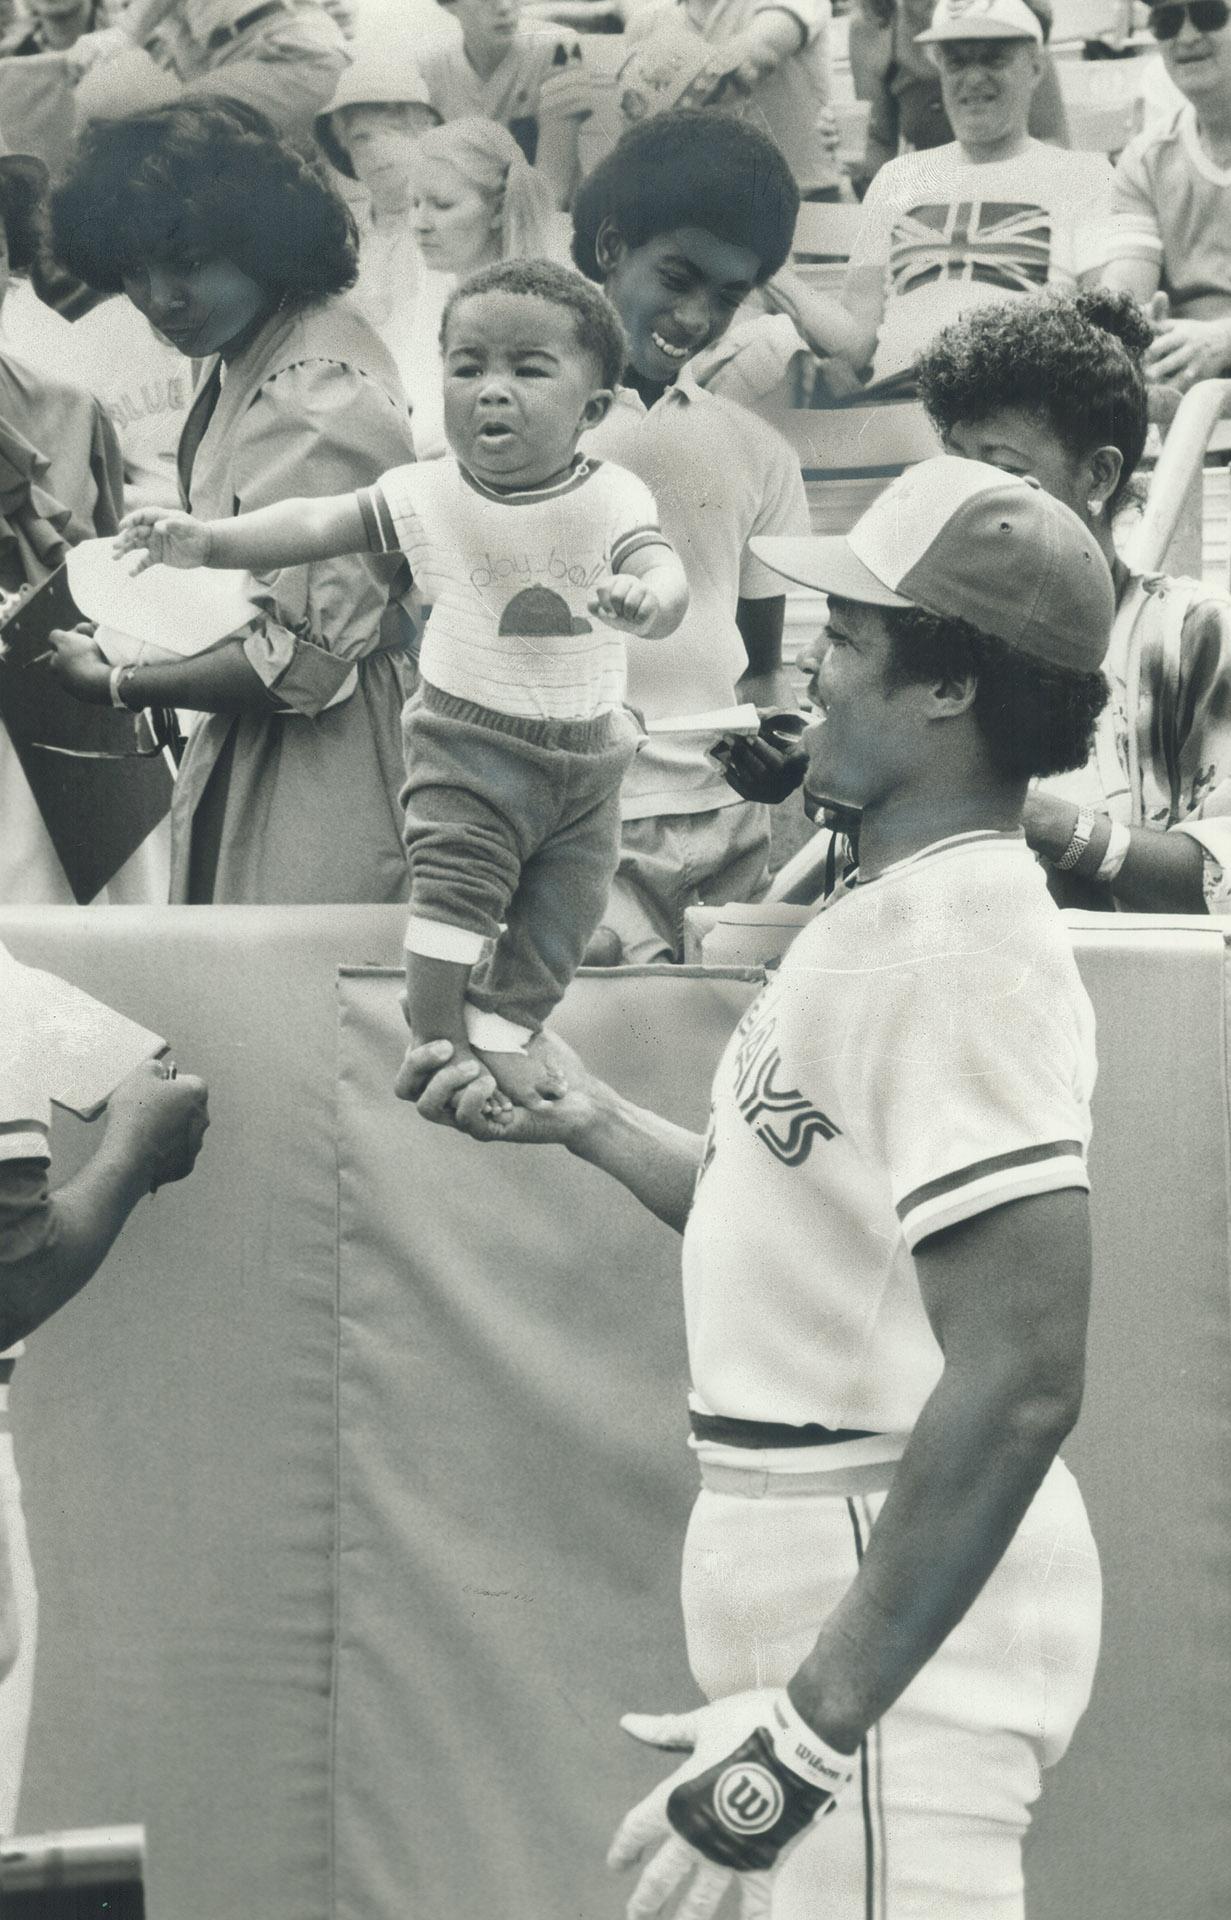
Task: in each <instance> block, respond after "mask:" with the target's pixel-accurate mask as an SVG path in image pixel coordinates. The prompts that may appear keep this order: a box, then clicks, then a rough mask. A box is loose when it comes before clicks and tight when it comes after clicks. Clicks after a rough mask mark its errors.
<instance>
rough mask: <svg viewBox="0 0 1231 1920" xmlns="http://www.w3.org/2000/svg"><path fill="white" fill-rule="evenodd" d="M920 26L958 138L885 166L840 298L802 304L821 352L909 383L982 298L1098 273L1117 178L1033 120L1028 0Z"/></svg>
mask: <svg viewBox="0 0 1231 1920" xmlns="http://www.w3.org/2000/svg"><path fill="white" fill-rule="evenodd" d="M919 38H920V40H921V41H922V43H923V44H924V45H925V46H927V47H928V48H929V49H930V51H931V54H932V57H933V58H934V60H935V62H936V66H937V70H938V72H939V74H940V87H941V94H942V97H943V99H944V105H945V112H946V114H947V115H948V118H949V122H950V125H951V126H952V128H953V131H954V134H955V136H956V137H955V138H954V139H953V140H952V141H951V142H950V143H949V144H948V145H946V146H941V147H934V148H932V149H931V150H930V151H928V152H923V153H907V154H902V155H901V156H900V157H899V158H898V159H896V160H891V161H890V162H889V163H888V165H886V166H884V167H882V168H881V170H880V172H879V173H878V174H877V176H876V178H875V180H874V181H873V182H872V185H871V186H870V187H869V189H868V194H867V198H866V200H865V201H864V218H863V223H862V226H861V228H860V232H859V235H858V237H857V239H856V243H855V247H854V249H853V251H852V255H851V262H850V269H849V272H848V274H847V279H846V284H845V286H844V288H843V291H842V296H841V299H840V300H839V299H836V298H834V297H833V296H827V295H823V294H818V293H809V294H807V295H806V296H805V295H803V294H800V295H799V298H798V299H797V300H796V301H794V302H793V306H794V307H796V308H797V311H795V312H794V314H793V317H794V318H795V320H796V324H797V325H798V326H799V328H800V331H801V332H802V333H803V334H804V337H805V338H806V339H807V340H808V343H809V345H810V346H811V347H812V348H813V350H814V351H815V352H817V353H819V354H821V355H823V356H825V355H828V356H834V357H836V358H837V359H839V360H841V361H845V362H847V363H848V364H849V365H850V366H851V367H853V368H854V369H855V371H856V372H857V373H860V374H863V373H865V372H866V371H867V370H868V369H869V368H871V371H872V374H873V376H874V378H876V379H877V380H883V379H897V378H898V377H901V378H902V381H903V384H905V383H906V381H907V379H908V377H909V374H910V369H911V368H912V366H913V363H914V361H915V358H916V356H917V355H918V354H919V353H920V352H921V351H922V350H923V348H924V347H926V346H927V344H928V342H929V341H930V340H931V339H932V338H933V336H934V335H935V334H936V333H938V332H939V331H940V329H941V327H943V326H946V325H947V324H948V323H949V321H951V320H954V319H956V318H957V317H958V316H959V315H960V314H962V313H965V312H967V311H968V310H969V309H970V308H971V307H975V306H982V305H985V304H987V303H988V302H991V301H1000V300H1013V299H1021V298H1028V297H1029V296H1030V295H1032V294H1036V293H1038V292H1039V291H1040V289H1041V288H1043V287H1045V286H1054V287H1057V288H1059V289H1060V290H1061V291H1063V292H1072V291H1073V290H1074V288H1075V287H1076V286H1077V285H1079V284H1085V283H1087V282H1088V281H1089V280H1091V279H1094V278H1095V277H1097V273H1098V269H1099V268H1100V267H1101V266H1102V264H1103V261H1104V260H1105V258H1106V251H1107V233H1106V229H1107V222H1108V218H1109V213H1110V206H1111V186H1112V171H1111V167H1110V165H1109V163H1108V161H1107V160H1106V159H1105V158H1104V157H1103V155H1101V154H1093V153H1070V152H1067V151H1065V150H1064V149H1063V148H1059V147H1053V146H1046V145H1044V144H1043V143H1042V142H1041V141H1039V140H1036V139H1034V138H1033V137H1032V135H1031V133H1030V131H1029V120H1030V103H1031V101H1032V99H1033V98H1034V94H1035V90H1036V88H1037V87H1038V85H1039V82H1040V79H1041V77H1042V73H1043V59H1044V55H1043V29H1042V27H1041V25H1040V23H1039V19H1038V15H1037V14H1036V13H1035V12H1033V11H1032V10H1031V8H1030V7H1028V6H1027V5H1026V0H939V4H938V5H937V7H936V10H935V13H934V14H933V16H932V25H931V27H930V28H929V29H928V30H927V32H926V33H924V34H921V35H920V36H919Z"/></svg>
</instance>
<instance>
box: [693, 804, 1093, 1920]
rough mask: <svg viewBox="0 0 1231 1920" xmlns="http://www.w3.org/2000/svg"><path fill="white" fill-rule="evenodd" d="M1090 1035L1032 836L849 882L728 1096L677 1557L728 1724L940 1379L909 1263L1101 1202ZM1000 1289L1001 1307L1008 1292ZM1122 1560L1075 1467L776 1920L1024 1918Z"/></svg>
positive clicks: (703, 1269) (1033, 1514) (702, 1186)
mask: <svg viewBox="0 0 1231 1920" xmlns="http://www.w3.org/2000/svg"><path fill="white" fill-rule="evenodd" d="M1094 1072H1095V1059H1094V1019H1093V1013H1092V1010H1091V1007H1090V1003H1089V1001H1088V999H1087V997H1086V994H1085V992H1084V990H1083V988H1082V985H1081V982H1080V980H1079V979H1078V976H1077V970H1076V967H1075V965H1074V962H1073V956H1072V952H1071V950H1070V946H1069V941H1068V936H1067V934H1066V933H1065V930H1064V926H1063V924H1062V922H1061V920H1060V916H1059V914H1058V913H1057V911H1056V908H1055V906H1054V905H1053V903H1052V901H1051V899H1050V898H1049V896H1048V893H1047V889H1046V885H1045V883H1044V880H1043V876H1042V873H1041V872H1040V870H1039V868H1038V866H1037V865H1036V863H1035V861H1034V859H1033V856H1032V855H1031V854H1030V853H1029V852H1028V851H1027V849H1026V845H1025V842H1024V840H1023V839H1022V838H1021V836H1020V835H1002V834H983V833H981V834H967V835H962V836H960V837H958V838H957V839H953V840H947V841H941V842H938V843H937V844H936V845H934V846H931V847H928V848H925V849H924V850H923V852H921V853H920V854H918V855H916V856H915V857H914V858H913V859H910V860H905V861H902V862H901V863H900V864H898V865H897V866H895V867H892V868H889V869H888V870H886V871H885V872H884V873H882V874H880V875H879V876H878V877H877V878H875V879H874V880H871V881H868V882H864V883H862V884H856V886H855V887H854V888H853V889H851V890H850V891H849V892H847V893H845V894H842V895H839V896H836V897H835V899H834V901H833V902H832V903H831V904H830V906H828V907H827V908H826V909H825V910H824V911H823V912H822V913H820V914H819V915H818V916H817V917H816V918H815V919H814V920H812V921H811V922H810V923H809V924H808V926H806V927H805V928H804V930H803V931H802V932H801V933H800V934H799V936H798V937H797V939H796V941H795V943H794V945H793V946H792V948H791V950H790V952H789V953H788V955H787V957H786V959H785V961H784V962H783V965H782V967H781V969H780V971H779V973H778V974H777V976H776V978H775V979H774V980H773V981H772V982H771V984H770V985H769V986H768V987H767V988H766V990H765V992H764V993H763V994H762V995H761V996H760V997H759V999H758V1000H757V1001H756V1002H755V1004H754V1005H753V1006H752V1007H751V1008H750V1009H749V1012H748V1014H747V1016H746V1018H745V1019H744V1020H743V1022H742V1023H741V1025H740V1027H739V1029H738V1030H737V1032H736V1033H735V1035H734V1037H733V1039H732V1041H731V1044H730V1046H729V1047H728V1049H727V1052H726V1054H725V1056H724V1058H723V1061H722V1063H721V1065H720V1067H719V1070H718V1074H717V1078H716V1081H715V1088H714V1105H713V1114H712V1118H711V1123H710V1132H709V1137H708V1140H707V1142H706V1149H705V1154H704V1157H703V1163H702V1169H701V1173H700V1177H699V1180H698V1184H697V1193H696V1199H695V1203H694V1206H693V1211H692V1216H691V1218H690V1220H689V1223H688V1228H687V1233H686V1236H685V1245H684V1275H685V1298H686V1309H687V1324H688V1341H689V1354H690V1359H691V1365H692V1378H693V1386H694V1392H693V1404H694V1411H695V1412H699V1413H702V1414H706V1413H708V1414H709V1415H717V1416H720V1417H721V1420H722V1422H723V1423H724V1430H726V1429H727V1423H730V1422H732V1421H735V1420H743V1421H754V1422H760V1423H773V1424H774V1425H775V1426H779V1427H781V1426H783V1425H785V1426H788V1427H792V1428H794V1427H806V1426H810V1425H813V1424H814V1423H815V1424H819V1425H820V1426H822V1427H825V1428H828V1429H830V1430H831V1431H832V1430H834V1429H841V1430H843V1431H844V1432H849V1431H850V1430H852V1429H854V1430H855V1431H856V1432H857V1433H859V1434H862V1435H864V1436H866V1437H862V1438H849V1439H844V1440H841V1441H839V1442H838V1443H837V1444H811V1445H806V1446H798V1445H795V1446H781V1445H778V1444H777V1441H778V1440H780V1439H781V1438H782V1435H781V1434H779V1435H775V1436H773V1441H772V1443H771V1439H770V1436H768V1435H767V1434H766V1433H764V1432H762V1433H760V1434H757V1433H756V1431H755V1429H752V1430H744V1429H737V1430H735V1431H737V1432H738V1433H739V1434H740V1436H741V1439H742V1441H743V1444H729V1443H727V1444H724V1443H723V1438H722V1434H721V1433H719V1434H718V1435H715V1433H714V1431H713V1429H714V1427H715V1426H716V1424H718V1423H716V1422H715V1421H713V1420H712V1419H711V1420H710V1421H709V1422H708V1423H706V1422H704V1421H702V1422H699V1423H698V1424H699V1425H700V1429H701V1437H699V1438H698V1440H697V1442H696V1445H697V1452H698V1456H699V1464H700V1467H701V1476H702V1482H703V1485H702V1490H701V1492H700V1494H699V1496H698V1499H697V1503H696V1506H695V1508H694V1511H693V1516H692V1520H691V1522H690V1525H689V1531H688V1539H687V1542H686V1544H685V1549H684V1567H683V1592H682V1600H683V1608H684V1622H685V1630H686V1634H687V1639H688V1653H689V1660H690V1663H691V1666H692V1670H693V1673H694V1676H695V1678H696V1680H697V1683H698V1685H699V1686H700V1687H701V1689H702V1691H703V1692H704V1693H706V1694H707V1695H708V1696H709V1697H710V1698H711V1699H713V1698H716V1697H717V1696H719V1695H721V1694H727V1693H737V1692H740V1691H742V1690H743V1689H744V1688H747V1687H755V1686H773V1685H785V1684H786V1682H787V1681H789V1680H790V1678H791V1676H792V1674H793V1673H794V1672H795V1671H796V1669H797V1668H798V1666H799V1664H800V1662H801V1661H802V1660H804V1659H805V1658H806V1656H807V1655H808V1653H809V1652H810V1651H811V1649H812V1647H813V1645H814V1643H815V1640H816V1636H817V1633H818V1632H819V1630H820V1627H821V1625H822V1623H823V1622H824V1620H825V1619H826V1617H827V1616H828V1614H829V1613H830V1611H831V1610H832V1609H833V1608H834V1607H835V1606H837V1605H838V1603H839V1602H840V1601H841V1599H842V1596H843V1595H844V1593H845V1592H846V1590H847V1589H848V1588H849V1586H850V1584H851V1582H852V1580H853V1579H854V1578H855V1577H856V1574H857V1572H858V1568H859V1562H860V1560H861V1558H862V1556H863V1553H864V1551H865V1549H866V1546H867V1542H868V1538H869V1535H870V1534H871V1532H872V1531H873V1529H874V1527H875V1525H876V1521H877V1518H878V1516H879V1513H880V1510H881V1507H882V1506H883V1504H884V1501H885V1497H886V1492H887V1490H888V1488H889V1486H890V1484H891V1482H892V1477H893V1472H894V1463H895V1461H896V1458H897V1456H898V1455H899V1454H900V1453H901V1451H902V1448H903V1446H904V1445H905V1443H906V1440H907V1438H908V1436H909V1434H910V1430H911V1428H912V1427H913V1426H914V1424H915V1421H916V1419H917V1418H918V1415H919V1413H920V1411H921V1409H922V1407H923V1404H924V1401H925V1400H926V1399H927V1398H928V1396H929V1394H930V1393H931V1391H932V1389H933V1387H934V1386H935V1384H936V1382H937V1380H938V1378H939V1376H940V1372H941V1354H940V1350H939V1348H938V1346H937V1344H936V1340H935V1338H934V1336H933V1334H932V1331H931V1328H930V1326H929V1324H928V1321H927V1317H926V1315H925V1313H924V1310H923V1305H922V1300H921V1298H920V1294H919V1287H918V1282H917V1279H916V1275H915V1268H914V1260H913V1255H912V1249H913V1248H914V1247H916V1246H918V1245H919V1243H920V1241H922V1240H924V1239H926V1237H927V1236H928V1234H929V1233H933V1232H935V1231H937V1230H938V1229H939V1228H942V1227H946V1226H949V1225H952V1224H954V1223H956V1222H958V1221H960V1220H964V1219H967V1218H969V1217H971V1216H973V1215H975V1214H977V1213H980V1212H982V1211H984V1210H986V1209H988V1208H991V1207H996V1206H1000V1205H1003V1204H1004V1203H1005V1202H1007V1201H1012V1200H1016V1199H1020V1198H1023V1197H1026V1196H1029V1195H1031V1194H1038V1193H1045V1192H1049V1191H1054V1190H1057V1189H1060V1188H1065V1187H1077V1188H1083V1187H1085V1186H1086V1184H1087V1181H1086V1172H1085V1149H1086V1144H1087V1141H1088V1138H1089V1132H1090V1113H1089V1101H1090V1093H1091V1090H1092V1087H1093V1083H1094ZM989 1278H991V1277H990V1276H989ZM1099 1615H1100V1578H1099V1565H1098V1555H1097V1552H1096V1550H1095V1546H1094V1541H1093V1539H1092V1537H1091V1535H1090V1529H1089V1523H1088V1521H1087V1519H1086V1514H1085V1509H1084V1507H1083V1505H1082V1500H1081V1495H1080V1493H1079V1492H1078V1489H1077V1487H1076V1485H1075V1484H1074V1482H1073V1480H1072V1477H1071V1476H1070V1475H1069V1474H1068V1472H1067V1471H1066V1469H1065V1467H1064V1466H1063V1464H1062V1463H1061V1462H1060V1461H1059V1460H1056V1461H1054V1462H1053V1464H1052V1467H1051V1469H1050V1471H1049V1472H1048V1474H1047V1476H1046V1478H1045V1480H1044V1482H1043V1485H1042V1486H1041V1487H1040V1489H1039V1491H1038V1493H1037V1494H1036V1496H1035V1498H1034V1500H1033V1501H1032V1503H1031V1505H1030V1508H1029V1510H1028V1511H1027V1513H1026V1515H1025V1517H1024V1519H1023V1520H1022V1522H1021V1524H1020V1526H1019V1527H1018V1530H1017V1532H1016V1534H1015V1536H1014V1538H1013V1539H1012V1540H1011V1541H1010V1543H1009V1546H1008V1548H1007V1549H1006V1551H1005V1554H1004V1556H1003V1558H1002V1559H1001V1561H1000V1562H999V1564H998V1565H997V1567H996V1568H995V1569H994V1571H993V1572H992V1575H991V1577H990V1578H989V1580H988V1582H987V1584H986V1586H985V1587H984V1588H983V1590H982V1592H981V1593H980V1594H979V1595H978V1597H977V1598H976V1600H975V1601H974V1603H973V1604H972V1605H971V1607H970V1608H969V1610H968V1611H967V1613H966V1614H965V1616H964V1617H963V1619H962V1620H961V1622H960V1623H959V1624H958V1626H957V1627H956V1628H955V1629H954V1630H953V1632H952V1633H951V1634H950V1635H949V1637H948V1639H947V1640H946V1641H945V1642H944V1644H943V1646H941V1648H940V1649H939V1651H938V1652H937V1653H936V1654H935V1655H933V1657H932V1659H931V1660H929V1661H928V1663H927V1665H926V1666H925V1667H924V1668H923V1669H922V1671H921V1672H920V1673H919V1674H918V1675H917V1676H916V1678H915V1679H914V1680H913V1681H912V1682H911V1684H910V1685H909V1686H908V1687H907V1688H906V1690H905V1691H904V1692H903V1694H902V1695H901V1697H900V1698H899V1699H898V1701H897V1702H896V1703H895V1704H894V1706H893V1707H892V1708H891V1709H890V1710H889V1712H888V1713H887V1714H886V1715H885V1716H884V1718H883V1719H882V1720H881V1721H879V1722H878V1724H877V1725H876V1726H875V1727H873V1728H872V1729H870V1731H869V1733H868V1736H867V1739H866V1740H865V1742H864V1744H863V1746H862V1747H861V1748H860V1751H859V1764H858V1774H857V1784H856V1786H854V1787H853V1788H852V1790H851V1791H850V1792H848V1793H847V1794H846V1795H844V1796H843V1797H842V1799H841V1800H840V1801H839V1804H838V1807H837V1809H836V1810H835V1812H834V1813H833V1814H831V1815H830V1816H829V1817H828V1818H827V1819H825V1820H823V1821H821V1822H819V1823H818V1824H817V1826H816V1827H815V1829H813V1830H810V1831H809V1832H808V1833H807V1834H805V1835H804V1836H803V1838H802V1840H801V1841H800V1844H799V1845H798V1846H797V1847H796V1848H795V1849H794V1850H792V1851H791V1852H790V1853H789V1854H788V1856H787V1857H786V1859H785V1861H784V1863H783V1865H782V1867H781V1869H780V1871H779V1872H778V1874H777V1875H776V1876H775V1879H774V1883H773V1897H772V1905H771V1920H820V1916H822V1915H823V1916H824V1920H954V1917H955V1916H956V1915H959V1914H960V1915H962V1916H963V1920H1023V1886H1022V1864H1021V1842H1022V1836H1023V1835H1024V1833H1025V1831H1026V1828H1027V1826H1028V1825H1029V1821H1030V1810H1031V1807H1032V1805H1033V1802H1034V1800H1035V1798H1036V1796H1037V1794H1038V1791H1039V1780H1040V1769H1041V1768H1042V1767H1044V1766H1047V1765H1050V1764H1052V1763H1053V1762H1054V1761H1055V1760H1057V1759H1058V1758H1059V1757H1060V1755H1061V1754H1062V1753H1063V1752H1064V1750H1065V1748H1066V1746H1067V1744H1068V1741H1069V1739H1070V1737H1071V1735H1072V1732H1073V1729H1074V1727H1075V1726H1076V1724H1077V1722H1078V1720H1079V1719H1080V1717H1081V1714H1082V1712H1083V1710H1084V1708H1085V1705H1086V1702H1087V1700H1088V1698H1089V1694H1090V1687H1091V1683H1092V1680H1093V1675H1094V1667H1095V1661H1096V1658H1097V1653H1098V1641H1099Z"/></svg>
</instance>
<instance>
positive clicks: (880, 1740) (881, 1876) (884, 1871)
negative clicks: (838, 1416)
mask: <svg viewBox="0 0 1231 1920" xmlns="http://www.w3.org/2000/svg"><path fill="white" fill-rule="evenodd" d="M859 1505H860V1508H861V1510H862V1517H863V1523H864V1537H865V1539H866V1537H867V1535H868V1534H869V1533H871V1531H872V1513H871V1509H870V1508H869V1506H868V1502H867V1500H866V1499H861V1500H860V1502H859ZM868 1740H869V1742H870V1744H871V1747H872V1753H873V1759H874V1766H873V1779H874V1790H873V1807H874V1810H875V1814H876V1838H877V1849H878V1857H877V1866H878V1873H877V1889H876V1891H877V1896H878V1900H879V1907H878V1916H879V1920H887V1916H888V1913H889V1887H888V1874H889V1848H888V1845H887V1844H886V1839H885V1738H884V1730H883V1728H882V1726H881V1723H880V1722H879V1721H878V1722H877V1724H876V1725H875V1726H874V1727H873V1728H871V1729H870V1731H869V1734H868Z"/></svg>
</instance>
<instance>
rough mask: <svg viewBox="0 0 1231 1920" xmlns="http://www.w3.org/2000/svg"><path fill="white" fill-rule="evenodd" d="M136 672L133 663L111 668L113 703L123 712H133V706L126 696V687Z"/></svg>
mask: <svg viewBox="0 0 1231 1920" xmlns="http://www.w3.org/2000/svg"><path fill="white" fill-rule="evenodd" d="M135 672H136V668H135V667H134V666H133V665H132V664H131V663H130V664H129V665H128V666H126V667H112V669H111V704H112V706H113V707H118V708H119V709H120V711H121V713H132V711H133V709H132V707H130V706H129V704H128V702H127V700H126V699H125V698H124V688H125V686H126V685H127V683H128V680H129V679H130V677H131V676H132V675H133V674H134V673H135Z"/></svg>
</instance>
